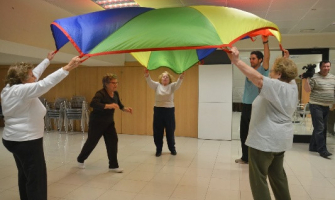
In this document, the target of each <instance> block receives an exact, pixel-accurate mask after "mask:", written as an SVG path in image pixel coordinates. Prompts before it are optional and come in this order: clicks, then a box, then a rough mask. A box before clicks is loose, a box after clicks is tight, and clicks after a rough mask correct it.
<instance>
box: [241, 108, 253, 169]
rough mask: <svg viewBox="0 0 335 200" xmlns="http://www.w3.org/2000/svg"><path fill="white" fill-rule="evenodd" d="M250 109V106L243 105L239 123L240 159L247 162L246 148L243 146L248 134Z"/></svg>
mask: <svg viewBox="0 0 335 200" xmlns="http://www.w3.org/2000/svg"><path fill="white" fill-rule="evenodd" d="M251 108H252V104H243V107H242V113H241V121H240V139H241V147H242V157H241V159H242V160H243V161H245V162H248V146H247V145H245V141H246V140H247V137H248V133H249V124H250V118H251Z"/></svg>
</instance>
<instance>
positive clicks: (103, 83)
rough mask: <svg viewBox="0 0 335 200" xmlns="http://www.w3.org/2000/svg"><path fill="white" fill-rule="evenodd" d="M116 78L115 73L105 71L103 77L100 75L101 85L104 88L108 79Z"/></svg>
mask: <svg viewBox="0 0 335 200" xmlns="http://www.w3.org/2000/svg"><path fill="white" fill-rule="evenodd" d="M114 79H117V76H116V74H112V73H107V74H106V75H105V76H104V77H102V86H103V87H104V88H105V89H106V85H107V84H108V83H109V81H111V80H114Z"/></svg>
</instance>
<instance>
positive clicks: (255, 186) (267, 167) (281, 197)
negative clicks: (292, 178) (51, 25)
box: [249, 147, 291, 200]
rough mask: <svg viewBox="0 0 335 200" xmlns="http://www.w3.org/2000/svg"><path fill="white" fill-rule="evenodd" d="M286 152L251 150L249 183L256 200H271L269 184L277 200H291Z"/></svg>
mask: <svg viewBox="0 0 335 200" xmlns="http://www.w3.org/2000/svg"><path fill="white" fill-rule="evenodd" d="M284 153H285V152H278V153H275V152H264V151H260V150H257V149H254V148H251V147H250V148H249V181H250V187H251V191H252V196H253V197H254V199H255V200H271V196H270V191H269V187H268V182H267V181H266V178H267V176H269V182H270V185H271V188H272V191H273V194H274V196H275V198H276V199H277V200H290V199H291V196H290V191H289V187H288V181H287V177H286V173H285V170H284V166H283V163H284Z"/></svg>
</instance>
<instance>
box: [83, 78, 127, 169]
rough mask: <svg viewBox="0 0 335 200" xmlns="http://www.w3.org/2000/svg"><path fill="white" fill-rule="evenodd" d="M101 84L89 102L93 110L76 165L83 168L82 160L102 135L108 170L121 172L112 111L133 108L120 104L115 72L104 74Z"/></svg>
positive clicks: (125, 110)
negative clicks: (101, 87)
mask: <svg viewBox="0 0 335 200" xmlns="http://www.w3.org/2000/svg"><path fill="white" fill-rule="evenodd" d="M102 84H103V87H104V88H103V89H101V90H99V91H97V92H96V93H95V96H94V97H93V99H92V102H91V104H90V106H91V107H92V108H93V111H92V112H91V114H90V122H89V128H88V138H87V140H86V142H85V144H84V146H83V148H82V150H81V152H80V154H79V156H78V158H77V161H78V167H79V168H85V165H84V161H85V160H86V159H87V158H88V156H89V155H90V154H91V153H92V151H93V149H94V148H95V146H96V145H97V144H98V142H99V140H100V138H101V136H103V137H104V140H105V144H106V149H107V154H108V159H109V171H112V172H117V173H121V172H123V169H121V168H119V164H118V161H117V143H118V137H117V133H116V129H115V123H114V111H115V109H117V108H120V109H121V110H122V111H124V112H129V113H132V111H133V109H132V108H129V107H124V106H123V105H122V103H121V101H120V98H119V93H118V92H117V91H116V89H117V86H118V81H117V76H116V75H115V74H109V73H108V74H106V75H105V76H104V77H103V78H102Z"/></svg>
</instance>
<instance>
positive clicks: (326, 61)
mask: <svg viewBox="0 0 335 200" xmlns="http://www.w3.org/2000/svg"><path fill="white" fill-rule="evenodd" d="M326 63H330V66H331V65H332V63H331V62H330V61H329V60H323V61H321V62H320V65H319V67H321V66H322V64H326Z"/></svg>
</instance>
